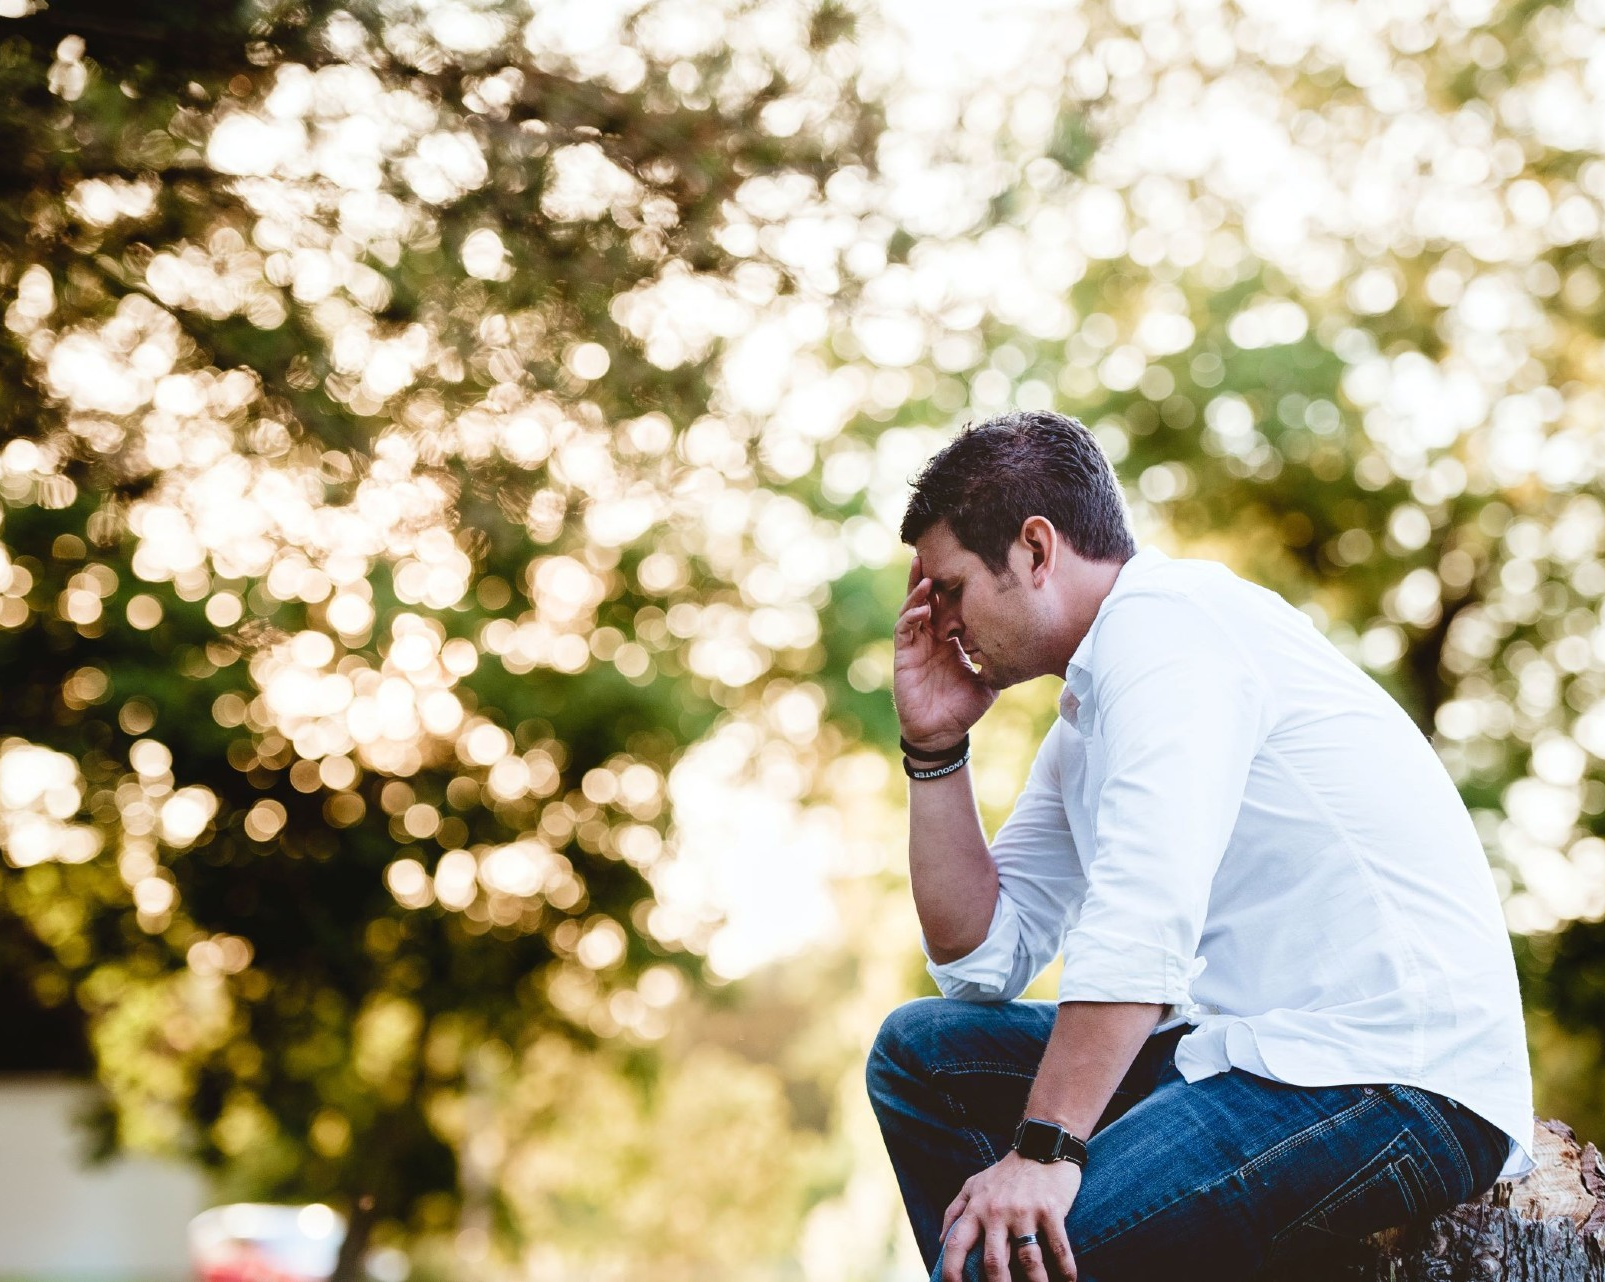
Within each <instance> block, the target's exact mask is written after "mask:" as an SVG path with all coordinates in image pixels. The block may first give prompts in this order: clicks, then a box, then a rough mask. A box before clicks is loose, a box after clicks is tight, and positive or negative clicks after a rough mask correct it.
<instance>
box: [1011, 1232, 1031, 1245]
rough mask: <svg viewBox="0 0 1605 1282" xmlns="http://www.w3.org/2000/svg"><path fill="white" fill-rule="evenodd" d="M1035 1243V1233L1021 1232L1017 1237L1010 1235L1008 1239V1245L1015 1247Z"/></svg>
mask: <svg viewBox="0 0 1605 1282" xmlns="http://www.w3.org/2000/svg"><path fill="white" fill-rule="evenodd" d="M1036 1244H1037V1235H1036V1234H1035V1233H1022V1234H1020V1236H1019V1237H1011V1238H1010V1239H1009V1245H1010V1246H1015V1247H1020V1246H1035V1245H1036Z"/></svg>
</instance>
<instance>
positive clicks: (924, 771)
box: [903, 749, 970, 779]
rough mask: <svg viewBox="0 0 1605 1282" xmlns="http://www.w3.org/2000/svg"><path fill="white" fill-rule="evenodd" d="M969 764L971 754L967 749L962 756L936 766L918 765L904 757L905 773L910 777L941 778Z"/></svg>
mask: <svg viewBox="0 0 1605 1282" xmlns="http://www.w3.org/2000/svg"><path fill="white" fill-rule="evenodd" d="M969 764H970V754H969V751H968V750H967V749H966V750H965V752H964V754H963V755H962V756H961V757H959V758H958V759H957V760H955V761H949V762H947V763H946V764H945V765H935V766H925V765H918V766H916V765H915V764H914V763H913V762H912V761H911V760H909V758H907V757H904V758H903V773H904V774H905V775H907V776H908V777H909V778H910V779H941V778H943V777H944V776H946V775H950V774H952V773H953V772H954V771H955V770H962V769H963V768H964V767H965V766H967V765H969Z"/></svg>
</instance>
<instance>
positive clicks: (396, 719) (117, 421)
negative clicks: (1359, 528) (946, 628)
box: [0, 0, 879, 1230]
mask: <svg viewBox="0 0 1605 1282" xmlns="http://www.w3.org/2000/svg"><path fill="white" fill-rule="evenodd" d="M22 7H24V8H36V9H37V11H36V12H32V13H28V14H26V15H24V16H22V17H7V18H4V19H0V92H3V102H0V183H3V184H4V192H5V197H6V199H5V200H4V201H0V309H3V311H4V318H5V330H4V334H3V341H0V385H3V386H4V389H5V394H4V398H3V400H0V433H3V436H4V438H5V440H6V444H5V445H4V447H3V448H0V504H3V525H0V538H3V547H0V587H3V596H0V674H3V677H0V691H3V693H0V736H3V738H0V849H3V851H4V854H5V858H6V861H7V863H8V865H9V867H7V868H5V869H4V871H3V875H0V896H3V898H4V903H5V909H4V919H5V920H6V921H7V922H8V923H16V922H20V923H24V924H25V926H26V928H27V930H28V931H29V932H30V933H31V935H32V937H33V938H34V939H36V940H37V941H38V942H39V943H40V944H42V945H43V946H44V947H45V948H46V949H47V950H48V959H41V958H39V957H36V956H33V955H32V954H30V970H29V972H28V976H29V980H30V982H31V983H32V985H33V988H34V991H35V994H36V996H37V997H38V999H39V1000H40V1001H42V1002H44V1003H45V1004H47V1005H54V1006H60V1005H62V1004H63V1003H77V1004H79V1005H80V1006H81V1007H82V1009H83V1010H84V1011H85V1012H86V1016H87V1027H88V1035H89V1041H90V1045H91V1047H92V1050H93V1054H94V1058H95V1063H96V1065H97V1068H98V1072H99V1075H100V1077H101V1080H102V1081H103V1082H104V1083H105V1085H106V1086H107V1087H108V1089H109V1092H110V1101H111V1112H110V1113H109V1115H108V1119H107V1121H108V1130H107V1141H108V1143H121V1144H126V1145H133V1146H139V1147H155V1148H162V1147H165V1148H170V1149H178V1150H181V1151H187V1152H189V1153H192V1154H194V1155H196V1156H197V1157H199V1158H200V1159H201V1160H203V1161H205V1162H207V1163H209V1164H213V1165H226V1166H227V1167H228V1168H229V1170H230V1172H231V1180H232V1184H231V1185H230V1187H233V1188H236V1189H237V1190H239V1191H249V1192H250V1193H253V1194H255V1195H258V1196H263V1195H265V1196H277V1197H293V1198H304V1199H311V1198H322V1199H328V1200H332V1201H334V1202H336V1203H338V1204H340V1205H344V1206H349V1205H351V1204H352V1203H353V1202H354V1200H355V1199H357V1198H358V1197H360V1196H363V1195H367V1196H371V1197H372V1198H373V1199H374V1200H375V1208H376V1214H377V1215H378V1217H379V1219H380V1221H381V1222H382V1223H388V1224H390V1225H393V1226H395V1227H397V1228H399V1227H401V1226H403V1225H405V1226H407V1227H409V1228H412V1229H430V1228H441V1229H444V1228H449V1227H450V1226H451V1225H452V1224H453V1222H454V1217H455V1215H456V1214H457V1211H456V1206H457V1194H458V1188H459V1164H458V1153H459V1149H460V1148H461V1146H462V1144H463V1143H464V1141H465V1127H466V1126H467V1125H468V1120H471V1116H472V1113H473V1109H474V1108H475V1107H476V1105H475V1100H476V1099H477V1098H481V1097H484V1096H486V1095H487V1094H488V1092H489V1091H490V1090H491V1087H490V1086H487V1085H485V1084H486V1083H491V1082H493V1081H494V1080H495V1073H496V1069H497V1066H498V1065H501V1066H503V1067H505V1066H506V1064H508V1063H510V1062H512V1061H513V1060H514V1058H515V1057H517V1058H520V1059H521V1058H522V1057H524V1056H526V1055H529V1054H533V1055H534V1056H535V1059H536V1060H537V1061H542V1060H544V1059H546V1058H550V1057H551V1056H553V1055H560V1053H559V1052H558V1051H557V1050H556V1049H554V1048H556V1047H559V1046H560V1045H562V1044H563V1039H568V1040H569V1041H570V1042H572V1043H573V1044H575V1045H581V1044H584V1043H587V1042H590V1041H593V1040H595V1039H610V1040H615V1041H617V1042H619V1043H620V1044H623V1045H626V1046H629V1045H634V1046H639V1047H648V1046H650V1045H651V1044H652V1043H654V1042H655V1041H657V1039H659V1038H661V1037H662V1036H663V1034H664V1033H665V1032H666V1031H667V1027H668V1017H667V1012H668V1011H669V1009H670V1008H672V1007H674V1006H675V1004H676V1003H677V1002H678V1001H679V1000H680V999H681V997H682V994H683V992H684V990H685V983H684V978H683V977H684V976H686V975H687V974H694V973H695V971H696V970H697V967H698V965H699V963H698V961H697V960H696V958H697V950H699V949H700V948H702V947H703V946H704V945H705V944H706V942H707V939H708V936H709V933H710V931H711V929H712V927H713V926H714V925H715V923H714V922H713V921H712V920H711V919H709V917H708V915H707V913H706V912H705V911H703V910H702V909H701V908H699V906H698V905H697V904H696V903H695V902H694V901H688V900H686V899H685V897H684V896H682V897H681V898H680V899H679V900H673V899H671V898H666V897H663V896H660V895H656V894H655V889H656V888H657V886H658V879H659V874H660V873H661V871H662V870H663V869H664V868H665V867H667V866H669V865H670V864H672V862H673V860H672V859H671V858H670V857H669V854H670V853H671V852H670V850H669V847H670V846H672V842H673V832H672V830H671V828H670V826H669V822H668V817H669V807H668V798H667V796H666V781H667V776H668V773H669V770H670V768H671V766H673V764H674V763H675V761H676V760H677V758H678V756H679V754H680V751H681V749H682V747H683V745H684V744H686V743H687V742H691V741H695V740H696V739H698V738H699V737H700V736H702V735H703V734H704V733H705V732H707V731H708V730H709V728H710V727H712V726H713V725H715V723H716V722H718V721H719V720H720V719H721V718H725V719H731V718H734V719H742V718H745V719H747V720H750V721H752V722H754V723H755V724H760V725H767V724H770V723H771V722H773V723H774V724H779V725H781V726H782V727H791V728H792V730H793V731H794V732H796V734H795V737H796V738H797V743H796V745H795V747H794V755H796V756H797V757H799V758H800V759H803V760H812V759H814V758H815V757H816V756H817V757H825V756H828V755H829V754H830V752H831V751H832V749H833V746H834V744H836V743H837V742H839V739H840V736H839V735H837V734H836V733H835V732H833V731H825V732H823V733H816V731H817V728H818V726H817V723H818V719H819V706H820V704H821V702H822V701H821V699H820V697H819V693H818V688H817V686H815V685H813V684H812V683H811V682H810V680H809V674H811V673H813V672H814V671H816V670H817V669H818V668H819V667H820V666H821V665H822V664H824V663H825V662H826V661H827V659H828V657H829V656H828V655H827V652H826V651H825V649H824V647H823V646H822V645H821V643H820V639H819V625H818V620H817V613H816V612H817V609H818V607H819V605H820V604H822V602H823V600H824V596H823V595H822V593H823V591H824V584H825V582H826V580H827V579H828V577H829V569H830V565H831V558H830V556H829V555H828V548H827V547H826V546H825V545H824V543H823V542H822V540H821V537H820V533H819V532H818V531H816V530H815V529H814V528H813V524H812V521H811V518H810V517H809V514H808V513H807V511H806V509H804V508H803V507H802V505H801V504H800V503H798V502H796V501H795V500H791V499H786V498H784V497H782V496H781V495H779V494H771V493H767V492H766V491H765V489H764V482H765V481H766V480H770V479H774V478H773V476H772V474H770V473H769V472H768V471H766V468H765V464H764V462H763V460H762V458H761V457H760V454H759V452H758V451H756V450H755V449H754V436H755V431H754V427H753V423H752V421H751V420H750V419H749V418H747V417H744V416H743V414H742V413H741V412H739V410H731V409H730V408H729V407H726V406H722V405H721V403H720V402H719V399H718V397H717V396H716V395H715V392H714V388H713V384H712V382H711V379H710V371H712V370H714V369H715V368H716V362H717V359H718V357H719V355H720V353H721V351H722V350H723V347H724V343H725V340H726V339H727V338H729V337H730V336H732V335H736V334H739V333H741V332H743V331H744V330H745V329H746V328H748V327H750V326H751V325H752V323H753V319H754V317H755V316H757V315H759V314H761V313H763V312H764V311H765V310H766V309H767V310H770V311H775V310H776V309H778V308H779V307H780V305H781V303H782V302H783V301H784V300H786V299H788V298H790V297H792V296H794V295H797V294H798V293H799V285H798V281H797V280H796V278H795V273H793V272H792V271H791V270H790V269H789V268H788V267H787V265H786V264H785V263H784V262H782V261H780V260H779V259H778V258H777V257H776V256H775V255H774V254H773V253H772V252H770V251H771V249H772V248H773V246H774V244H775V238H776V236H777V235H778V224H779V222H780V221H781V220H782V218H783V217H785V216H789V215H790V214H792V213H793V212H794V211H796V210H797V209H799V208H817V209H821V210H822V209H824V208H825V207H826V199H825V196H824V193H823V188H824V185H825V181H826V179H827V178H829V177H831V176H832V175H836V174H840V173H843V172H849V173H851V172H865V167H866V166H867V165H868V164H869V162H870V161H871V160H872V158H873V146H874V140H875V136H876V133H877V130H878V128H879V123H878V116H877V113H876V111H875V109H874V108H873V106H871V105H867V104H866V103H864V102H862V101H860V100H859V99H858V97H857V95H856V93H855V90H854V88H853V78H854V70H855V53H854V50H853V47H852V45H851V43H850V42H849V40H848V37H849V36H850V35H851V30H852V22H851V19H850V17H849V15H848V14H847V13H846V12H845V11H844V10H842V9H840V8H839V7H837V6H836V5H835V4H834V3H832V2H831V0H826V2H825V3H823V4H821V5H818V6H808V5H796V6H775V5H769V6H763V7H761V8H750V7H744V6H739V5H738V6H732V7H730V8H729V9H720V8H718V7H715V6H707V5H684V4H672V3H668V4H661V5H648V6H646V7H644V8H641V9H639V10H638V11H636V12H633V13H632V14H630V15H629V16H628V17H627V18H625V19H623V20H622V23H623V25H622V26H621V27H620V28H619V29H618V30H616V31H613V30H609V29H608V26H607V20H605V19H595V20H592V19H586V18H585V17H584V15H583V13H582V10H583V9H584V6H583V5H567V6H565V5H556V4H554V5H545V6H541V5H537V6H535V7H534V16H533V17H529V18H526V17H524V16H522V15H519V14H516V13H515V11H514V10H513V9H511V8H510V7H504V6H496V5H489V6H487V5H472V4H451V5H444V6H437V5H429V4H418V5H411V4H401V5H395V4H387V5H383V6H369V5H361V4H359V5H349V6H345V7H339V8H337V7H335V6H333V5H322V4H316V3H314V4H310V5H309V4H294V5H291V4H283V5H275V4H265V5H264V4H255V3H251V4H236V5H232V6H225V7H223V8H221V9H220V8H218V7H217V6H214V5H201V4H195V3H179V4H175V5H167V6H163V7H162V8H161V10H160V11H159V12H158V11H157V10H154V9H148V8H144V7H133V8H131V7H130V6H126V5H111V4H105V3H96V4H93V5H90V4H84V5H52V6H49V7H39V6H26V5H25V6H22ZM6 12H7V13H10V12H11V10H10V9H8V10H6ZM834 252H835V251H834V250H832V249H830V248H829V247H828V246H827V248H826V251H825V254H826V256H825V261H824V263H823V265H822V267H821V270H822V271H825V272H827V273H828V272H829V271H830V259H831V256H832V255H833V253H834ZM815 257H816V259H817V257H818V256H817V254H816V255H815ZM782 549H784V550H787V551H788V552H789V553H790V559H789V560H788V561H787V562H786V564H784V565H779V566H778V568H777V561H778V556H779V552H780V551H781V550H782ZM799 552H800V553H804V554H809V553H810V552H811V555H802V556H799V555H797V554H798V553H799ZM873 623H874V621H873V620H869V619H866V620H865V621H864V626H865V627H866V628H867V627H870V626H872V625H873ZM777 718H778V721H777V720H776V719H777ZM799 727H800V728H801V729H800V730H799V729H798V728H799ZM8 929H14V927H13V926H9V925H8ZM19 949H21V945H19ZM21 951H26V949H21ZM35 951H37V950H35ZM555 1062H562V1061H561V1059H560V1058H559V1060H557V1061H554V1063H555ZM586 1062H589V1063H592V1064H595V1063H599V1062H601V1061H599V1060H594V1059H593V1060H590V1061H586ZM625 1062H626V1064H627V1065H630V1066H633V1068H634V1070H635V1071H636V1072H637V1073H638V1074H645V1075H646V1076H648V1077H650V1075H651V1074H652V1072H653V1069H652V1063H653V1061H652V1059H651V1057H650V1056H649V1055H647V1054H645V1053H644V1052H642V1053H639V1054H636V1055H635V1056H634V1057H633V1058H632V1057H629V1056H626V1057H625ZM543 1071H548V1075H550V1073H551V1072H556V1071H557V1070H556V1069H550V1070H543ZM679 1080H681V1079H679V1078H674V1079H672V1080H671V1085H670V1086H669V1087H667V1088H666V1089H669V1090H670V1091H673V1090H678V1089H680V1088H679V1087H677V1086H674V1085H673V1084H672V1082H673V1081H679ZM741 1080H742V1079H741V1075H740V1073H739V1072H735V1071H734V1070H732V1072H731V1073H726V1074H725V1075H724V1076H723V1077H721V1076H720V1075H719V1072H718V1071H716V1070H710V1071H709V1072H708V1073H706V1074H704V1075H702V1077H701V1079H700V1082H701V1084H700V1085H698V1086H687V1087H686V1089H692V1090H701V1091H704V1092H707V1091H714V1092H717V1091H718V1089H719V1085H718V1084H719V1083H720V1082H728V1083H733V1084H734V1085H733V1086H732V1089H733V1090H737V1091H739V1090H740V1089H747V1090H748V1091H749V1093H750V1091H752V1090H756V1091H758V1092H759V1093H760V1094H761V1093H762V1091H763V1089H765V1088H763V1087H762V1086H761V1085H760V1086H750V1087H747V1088H742V1087H741V1086H740V1082H741ZM476 1082H478V1083H480V1085H479V1086H478V1087H476V1085H475V1083H476ZM598 1089H599V1090H600V1089H602V1088H601V1087H598ZM620 1089H624V1088H622V1087H621V1088H620ZM476 1092H477V1094H476ZM604 1094H605V1091H604ZM598 1098H599V1099H600V1098H602V1097H601V1096H599V1097H598ZM599 1106H600V1105H599ZM465 1119H468V1120H465ZM768 1124H771V1125H779V1124H780V1123H778V1122H771V1123H768ZM622 1142H623V1140H622V1139H621V1143H622ZM480 1156H481V1158H483V1154H481V1155H480ZM476 1160H478V1159H476ZM620 1160H625V1159H624V1158H623V1157H622V1156H621V1158H620ZM480 1166H481V1167H482V1166H483V1161H481V1162H480ZM475 1169H476V1172H477V1174H476V1175H475V1181H471V1183H474V1187H475V1188H476V1189H477V1190H478V1195H479V1196H480V1197H481V1200H482V1201H484V1199H486V1198H489V1199H490V1200H491V1202H494V1193H495V1187H496V1181H495V1180H494V1179H491V1178H490V1177H488V1176H487V1175H486V1172H485V1171H484V1170H483V1169H480V1168H479V1167H476V1168H475ZM776 1178H777V1179H781V1180H782V1182H784V1179H783V1175H781V1174H779V1173H777V1175H776ZM767 1187H769V1186H768V1185H765V1184H762V1183H760V1184H755V1185H753V1186H752V1189H753V1191H754V1193H756V1192H757V1191H758V1190H760V1189H763V1188H767ZM487 1205H490V1204H489V1203H487ZM491 1212H492V1214H491V1222H490V1223H488V1224H482V1225H480V1227H481V1228H482V1229H487V1230H488V1229H490V1228H493V1227H494V1224H495V1220H496V1214H497V1213H495V1211H494V1207H493V1206H492V1207H491ZM500 1214H501V1215H502V1219H503V1220H504V1221H505V1218H506V1216H505V1212H503V1213H500Z"/></svg>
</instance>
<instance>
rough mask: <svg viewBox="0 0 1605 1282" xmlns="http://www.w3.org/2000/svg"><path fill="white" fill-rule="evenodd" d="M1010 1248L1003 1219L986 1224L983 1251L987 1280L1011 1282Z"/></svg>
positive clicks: (982, 1256)
mask: <svg viewBox="0 0 1605 1282" xmlns="http://www.w3.org/2000/svg"><path fill="white" fill-rule="evenodd" d="M1010 1249H1011V1248H1010V1247H1009V1230H1008V1228H1007V1227H1005V1225H1004V1223H1003V1221H1002V1220H993V1221H992V1222H991V1223H990V1224H988V1225H987V1226H986V1246H985V1247H984V1248H983V1249H982V1251H981V1263H982V1265H983V1266H984V1267H985V1269H986V1277H987V1282H1009V1251H1010Z"/></svg>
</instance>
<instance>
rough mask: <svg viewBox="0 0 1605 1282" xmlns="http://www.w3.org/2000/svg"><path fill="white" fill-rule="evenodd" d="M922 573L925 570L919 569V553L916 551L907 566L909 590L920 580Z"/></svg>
mask: <svg viewBox="0 0 1605 1282" xmlns="http://www.w3.org/2000/svg"><path fill="white" fill-rule="evenodd" d="M924 573H925V571H924V570H922V569H920V554H919V553H918V552H916V553H915V554H914V559H913V560H912V561H910V562H909V566H908V590H909V591H910V592H912V591H913V590H914V585H915V584H916V583H918V582H919V581H920V579H921V578H922V577H923V576H924Z"/></svg>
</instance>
